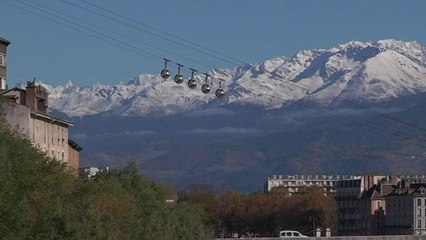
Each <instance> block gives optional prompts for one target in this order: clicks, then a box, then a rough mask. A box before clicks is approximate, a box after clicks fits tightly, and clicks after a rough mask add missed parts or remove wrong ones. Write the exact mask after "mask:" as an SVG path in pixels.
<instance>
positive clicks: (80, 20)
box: [27, 0, 214, 69]
mask: <svg viewBox="0 0 426 240" xmlns="http://www.w3.org/2000/svg"><path fill="white" fill-rule="evenodd" d="M27 2H31V3H32V4H34V5H37V6H39V7H42V8H46V9H49V10H50V11H53V12H56V13H58V14H60V15H63V16H66V17H68V18H71V19H74V20H76V21H79V22H82V23H84V24H87V25H91V26H93V27H96V28H99V29H101V30H103V31H107V32H109V33H112V34H114V35H116V36H119V37H123V38H126V39H128V40H131V41H134V42H138V43H141V44H144V45H146V46H149V47H152V48H154V49H157V50H160V51H164V52H167V53H169V54H171V55H174V56H177V57H179V58H182V59H185V60H187V61H190V62H193V63H195V64H198V65H203V66H204V67H207V68H211V69H213V68H214V67H212V66H210V65H206V64H204V63H200V62H197V61H194V60H193V59H191V58H188V57H185V56H182V55H179V54H176V53H174V52H172V51H168V50H166V49H164V48H160V47H157V46H155V45H153V44H150V43H147V42H144V41H142V40H139V39H136V38H132V37H129V36H127V35H125V34H122V33H119V32H116V31H112V30H110V29H108V28H105V27H103V26H100V25H97V24H94V23H91V22H88V21H85V20H83V19H80V18H77V17H74V16H71V15H69V14H67V13H63V12H60V11H58V10H56V9H52V8H50V7H48V6H45V5H42V4H39V3H36V2H33V1H29V0H27Z"/></svg>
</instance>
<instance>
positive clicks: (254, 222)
mask: <svg viewBox="0 0 426 240" xmlns="http://www.w3.org/2000/svg"><path fill="white" fill-rule="evenodd" d="M179 201H180V202H192V203H197V204H199V205H200V206H201V207H202V208H203V209H204V210H205V212H206V214H207V217H208V219H209V221H210V224H211V225H212V226H213V228H214V231H215V235H216V236H226V237H230V236H235V235H236V234H238V236H244V235H246V236H247V235H251V236H252V235H255V236H261V237H271V236H277V235H278V232H279V231H280V230H284V229H290V230H299V231H300V232H302V233H305V234H307V235H312V234H313V231H314V229H315V228H317V227H321V228H322V229H325V228H331V229H332V230H333V229H334V225H335V213H336V204H335V200H334V196H332V195H325V194H324V192H323V190H322V189H321V188H317V187H311V188H306V189H305V191H304V192H303V193H302V194H296V195H292V196H290V195H289V194H288V191H287V190H286V189H285V188H274V189H273V191H271V192H270V193H263V192H257V193H252V194H242V193H238V192H235V191H233V190H227V191H225V192H221V191H218V190H217V189H215V188H214V187H212V186H209V185H191V186H187V187H185V188H184V189H182V190H181V191H180V192H179Z"/></svg>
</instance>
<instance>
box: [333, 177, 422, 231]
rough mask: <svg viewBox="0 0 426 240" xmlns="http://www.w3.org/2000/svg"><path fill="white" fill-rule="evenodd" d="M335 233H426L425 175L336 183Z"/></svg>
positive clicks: (367, 178)
mask: <svg viewBox="0 0 426 240" xmlns="http://www.w3.org/2000/svg"><path fill="white" fill-rule="evenodd" d="M336 203H337V210H338V213H337V235H351V236H355V235H361V236H364V235H426V178H425V176H424V175H422V176H377V175H366V176H358V177H356V178H354V179H344V180H340V181H338V183H337V188H336Z"/></svg>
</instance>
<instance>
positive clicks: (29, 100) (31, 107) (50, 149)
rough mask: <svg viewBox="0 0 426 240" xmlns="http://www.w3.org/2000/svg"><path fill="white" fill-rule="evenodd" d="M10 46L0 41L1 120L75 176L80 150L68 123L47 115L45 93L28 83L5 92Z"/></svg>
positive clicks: (42, 88)
mask: <svg viewBox="0 0 426 240" xmlns="http://www.w3.org/2000/svg"><path fill="white" fill-rule="evenodd" d="M9 44H10V42H8V41H6V40H4V39H3V38H0V55H1V56H3V57H2V61H3V65H2V66H0V78H1V86H0V98H1V99H0V100H2V103H4V104H3V106H2V107H3V110H4V115H5V116H4V117H5V119H6V121H7V122H8V123H9V125H10V126H11V127H12V128H14V129H15V130H16V131H18V132H19V133H21V134H22V135H23V136H25V137H26V138H28V139H29V140H30V141H31V142H32V143H33V145H34V146H35V147H37V148H38V149H40V150H41V151H42V152H44V153H46V154H47V155H48V156H49V157H51V158H54V159H56V160H58V161H60V162H62V163H65V164H68V166H69V168H70V169H71V170H73V171H74V172H75V173H78V168H79V161H80V159H79V152H80V151H81V150H82V147H81V146H79V145H78V144H77V143H76V142H74V141H72V140H70V139H69V128H70V127H71V126H73V124H72V123H71V122H70V121H67V120H64V119H59V118H56V117H54V116H52V115H50V114H49V109H48V106H49V105H48V97H49V93H48V91H47V90H46V89H45V88H44V87H42V86H39V85H36V83H35V81H29V82H27V85H26V87H25V89H20V88H12V89H7V85H6V72H7V71H6V70H7V69H6V64H5V59H6V58H5V55H6V47H7V46H8V45H9Z"/></svg>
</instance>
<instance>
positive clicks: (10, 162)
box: [0, 119, 212, 239]
mask: <svg viewBox="0 0 426 240" xmlns="http://www.w3.org/2000/svg"><path fill="white" fill-rule="evenodd" d="M0 122H1V124H0V235H1V237H0V238H1V239H211V238H212V231H211V230H210V228H209V227H208V226H207V225H206V224H205V221H204V217H203V216H204V214H203V211H202V210H201V209H200V208H198V207H195V206H194V205H191V204H188V203H187V202H182V203H178V204H167V203H166V202H165V197H164V193H163V191H162V190H161V188H160V186H159V185H157V184H154V183H153V182H151V181H149V180H148V179H146V178H145V177H144V176H142V175H140V174H138V172H137V168H136V166H135V165H134V164H129V165H128V166H127V167H125V168H122V169H118V170H113V171H111V172H109V173H107V174H104V175H100V176H98V177H96V179H94V180H90V181H88V180H84V179H79V178H77V177H76V176H74V175H72V174H71V173H69V172H68V171H67V170H66V168H65V166H63V165H61V164H59V163H58V162H57V161H53V160H51V159H48V158H47V157H46V156H45V155H44V154H42V153H41V152H39V151H37V150H35V149H34V148H33V147H32V146H31V143H30V142H29V141H28V140H25V139H24V138H22V136H20V135H19V134H17V133H14V132H13V131H12V130H10V129H9V128H8V127H7V126H6V124H5V121H4V120H3V119H2V120H1V121H0Z"/></svg>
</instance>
